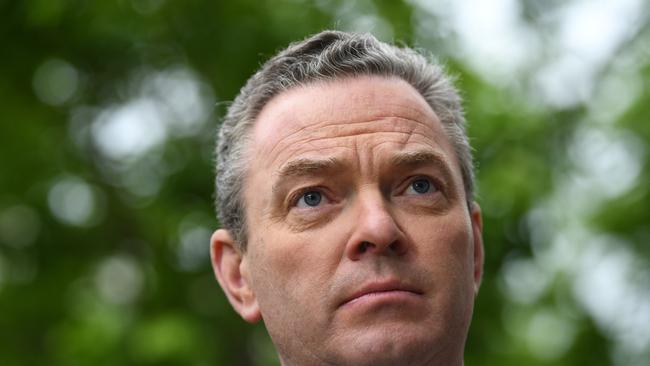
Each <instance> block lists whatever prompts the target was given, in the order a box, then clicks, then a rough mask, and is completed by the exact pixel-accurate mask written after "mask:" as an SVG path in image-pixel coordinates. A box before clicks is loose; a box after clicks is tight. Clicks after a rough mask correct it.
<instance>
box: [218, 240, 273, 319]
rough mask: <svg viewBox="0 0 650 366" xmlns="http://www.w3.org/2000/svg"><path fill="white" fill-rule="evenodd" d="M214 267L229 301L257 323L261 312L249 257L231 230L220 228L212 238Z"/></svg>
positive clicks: (243, 314) (244, 316) (242, 315)
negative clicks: (249, 274) (240, 248)
mask: <svg viewBox="0 0 650 366" xmlns="http://www.w3.org/2000/svg"><path fill="white" fill-rule="evenodd" d="M210 256H211V258H212V269H213V270H214V274H215V276H216V277H217V281H218V282H219V284H220V285H221V288H222V289H223V292H224V293H225V294H226V297H227V298H228V301H229V302H230V304H231V305H232V307H233V308H234V309H235V311H236V312H237V313H239V315H240V316H241V317H242V318H244V320H246V321H247V322H250V323H255V322H257V321H259V320H260V319H261V313H260V310H259V306H258V304H257V299H256V297H255V293H254V292H253V289H252V288H251V287H250V279H249V276H248V273H247V261H246V258H245V257H244V255H243V254H242V253H241V252H240V250H239V249H238V248H237V247H236V244H235V242H234V240H233V239H232V236H231V235H230V233H229V232H228V231H227V230H224V229H218V230H217V231H215V232H214V234H212V238H211V239H210Z"/></svg>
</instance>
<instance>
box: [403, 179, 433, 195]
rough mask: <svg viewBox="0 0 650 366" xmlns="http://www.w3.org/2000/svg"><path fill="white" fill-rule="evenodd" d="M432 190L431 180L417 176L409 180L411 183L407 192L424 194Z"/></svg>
mask: <svg viewBox="0 0 650 366" xmlns="http://www.w3.org/2000/svg"><path fill="white" fill-rule="evenodd" d="M431 190H432V187H431V182H430V181H429V180H428V179H424V178H418V179H416V180H414V181H413V182H411V185H410V186H409V188H408V190H407V191H408V192H409V193H415V194H425V193H429V192H430V191H431Z"/></svg>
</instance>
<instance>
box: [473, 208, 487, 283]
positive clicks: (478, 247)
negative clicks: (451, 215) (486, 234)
mask: <svg viewBox="0 0 650 366" xmlns="http://www.w3.org/2000/svg"><path fill="white" fill-rule="evenodd" d="M470 216H471V219H472V234H473V235H472V237H473V239H474V294H478V290H479V287H480V286H481V278H482V277H483V262H484V261H485V253H484V249H483V218H482V216H481V207H480V206H479V205H478V203H476V202H474V203H472V211H471V212H470Z"/></svg>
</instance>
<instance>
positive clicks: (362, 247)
mask: <svg viewBox="0 0 650 366" xmlns="http://www.w3.org/2000/svg"><path fill="white" fill-rule="evenodd" d="M370 245H372V244H370V243H369V242H367V241H364V242H361V245H359V252H360V253H365V252H366V251H367V250H368V246H370Z"/></svg>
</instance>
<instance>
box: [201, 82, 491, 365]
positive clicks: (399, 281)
mask: <svg viewBox="0 0 650 366" xmlns="http://www.w3.org/2000/svg"><path fill="white" fill-rule="evenodd" d="M249 150H250V154H249V156H251V163H250V169H249V171H248V174H247V176H246V179H245V186H244V199H245V202H246V219H247V223H248V235H249V242H248V248H247V251H246V252H244V253H242V252H241V251H240V250H239V249H238V246H237V245H236V244H235V243H234V242H233V240H232V237H231V235H230V234H229V233H228V231H227V230H224V229H219V230H217V231H216V232H215V233H214V234H213V236H212V241H211V254H212V262H213V267H214V270H215V274H216V277H217V279H218V281H219V283H220V284H221V286H222V288H223V289H224V292H225V293H226V295H227V296H228V299H229V300H230V302H231V304H232V305H233V307H234V309H235V310H236V311H237V312H238V313H239V314H240V315H241V316H242V317H243V318H244V319H245V320H247V321H249V322H256V321H259V320H260V319H262V320H263V321H264V323H265V326H266V328H267V329H268V332H269V334H270V336H271V339H272V340H273V342H274V344H275V346H276V348H277V351H278V353H279V356H280V359H281V361H282V364H283V365H446V366H453V365H462V363H463V350H464V345H465V340H466V337H467V331H468V327H469V323H470V319H471V315H472V310H473V304H474V299H475V297H476V294H477V291H478V288H479V284H480V279H481V273H482V266H483V243H482V239H481V229H482V228H481V225H482V224H481V214H480V209H479V207H478V205H477V204H473V205H472V206H471V208H468V206H467V203H466V196H465V192H464V189H463V184H462V178H461V173H460V168H459V165H458V161H457V158H456V156H455V154H454V152H453V148H452V146H451V144H450V142H449V140H448V139H447V137H446V135H445V134H444V132H443V129H442V125H441V123H440V120H439V119H438V117H437V116H436V114H435V113H434V111H432V110H431V108H430V107H429V106H428V105H427V103H426V102H425V100H424V99H423V98H422V96H421V95H420V94H419V93H418V92H417V91H416V90H415V89H414V88H413V87H411V86H410V85H409V84H408V83H406V82H404V81H402V80H400V79H396V78H385V77H380V76H363V77H355V78H349V79H344V80H336V81H329V82H317V83H312V84H309V85H307V86H302V87H297V88H294V89H291V90H288V91H285V92H283V93H282V94H280V95H278V96H276V97H275V98H274V99H272V100H271V101H270V102H269V103H268V104H267V105H266V106H265V108H264V109H263V110H262V112H261V114H260V115H259V118H258V120H257V122H256V125H255V127H254V129H253V131H252V140H251V144H250V146H249ZM427 185H428V188H427ZM309 203H311V204H314V203H316V204H315V205H310V204H309ZM369 288H370V290H368V289H369ZM373 288H374V289H375V290H372V289H373ZM364 289H366V290H368V291H369V293H368V294H366V295H365V296H360V291H361V293H364V291H362V290H364ZM377 289H381V290H382V291H381V292H380V291H378V290H377ZM383 290H390V291H383ZM349 300H351V301H349Z"/></svg>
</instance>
